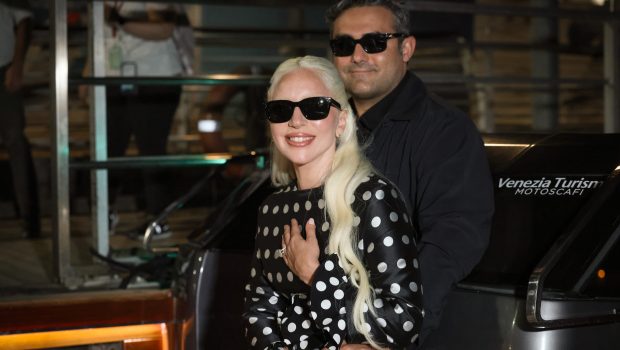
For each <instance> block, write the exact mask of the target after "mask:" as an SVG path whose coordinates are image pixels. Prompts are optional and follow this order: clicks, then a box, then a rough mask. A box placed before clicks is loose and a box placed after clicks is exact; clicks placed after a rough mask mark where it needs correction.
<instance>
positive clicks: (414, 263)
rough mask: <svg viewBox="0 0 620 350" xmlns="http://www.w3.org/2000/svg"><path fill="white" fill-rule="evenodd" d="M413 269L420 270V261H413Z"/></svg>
mask: <svg viewBox="0 0 620 350" xmlns="http://www.w3.org/2000/svg"><path fill="white" fill-rule="evenodd" d="M413 267H414V268H416V269H417V268H418V259H413Z"/></svg>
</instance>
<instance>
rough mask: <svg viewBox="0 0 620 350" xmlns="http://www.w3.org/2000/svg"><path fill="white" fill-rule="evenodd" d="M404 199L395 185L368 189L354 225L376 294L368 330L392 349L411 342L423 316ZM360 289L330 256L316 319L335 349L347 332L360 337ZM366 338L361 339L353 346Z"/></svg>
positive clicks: (318, 287) (317, 286) (319, 283)
mask: <svg viewBox="0 0 620 350" xmlns="http://www.w3.org/2000/svg"><path fill="white" fill-rule="evenodd" d="M399 197H400V196H399V194H398V191H396V190H395V189H393V187H391V186H385V187H383V188H381V189H375V190H369V191H365V192H364V193H363V194H362V198H363V200H364V203H363V210H361V211H360V214H359V217H356V218H355V222H354V224H357V228H358V241H357V244H356V246H357V249H358V254H359V256H360V257H361V258H362V261H363V263H364V265H365V266H366V270H367V271H368V274H369V277H370V284H371V288H372V289H373V291H374V296H373V298H372V299H373V302H372V305H365V306H364V310H363V311H364V313H365V318H366V323H365V327H366V328H367V329H368V330H370V334H371V336H372V338H373V340H374V341H375V342H377V343H379V344H382V345H385V346H387V347H389V348H402V347H406V346H408V345H410V344H412V343H413V342H414V341H415V340H416V339H417V338H418V334H419V331H420V327H421V325H422V318H423V312H422V289H421V285H420V272H419V265H418V256H417V249H416V241H415V234H414V229H413V227H412V224H411V222H410V220H409V217H408V216H407V214H406V212H407V211H406V207H405V204H404V202H402V200H401V199H400V198H399ZM356 290H357V288H356V287H354V286H353V285H352V284H351V283H350V281H349V279H348V276H347V275H346V273H345V271H344V270H343V269H342V266H341V263H340V261H339V258H338V256H337V255H336V254H332V255H330V256H328V257H327V258H326V259H325V260H324V261H323V262H322V263H321V265H320V267H319V268H318V270H317V272H316V273H315V277H314V280H313V285H312V291H311V307H312V313H311V316H312V317H313V318H314V320H315V323H316V325H317V326H318V327H322V328H323V330H324V331H326V332H327V333H328V334H329V335H330V338H331V340H332V341H333V342H332V343H330V344H329V345H330V346H333V348H335V347H336V346H337V345H340V344H342V341H343V340H345V337H346V336H347V334H357V333H358V332H357V331H356V330H355V328H354V326H353V323H352V321H351V319H352V315H353V312H352V309H351V307H352V305H353V302H354V300H355V295H356ZM369 306H370V307H369ZM363 340H364V338H363V337H359V336H358V337H353V339H349V340H348V342H349V343H351V342H361V341H363Z"/></svg>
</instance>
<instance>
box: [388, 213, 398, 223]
mask: <svg viewBox="0 0 620 350" xmlns="http://www.w3.org/2000/svg"><path fill="white" fill-rule="evenodd" d="M390 220H392V222H396V221H398V214H396V213H395V212H391V213H390Z"/></svg>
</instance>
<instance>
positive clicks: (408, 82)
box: [351, 71, 427, 132]
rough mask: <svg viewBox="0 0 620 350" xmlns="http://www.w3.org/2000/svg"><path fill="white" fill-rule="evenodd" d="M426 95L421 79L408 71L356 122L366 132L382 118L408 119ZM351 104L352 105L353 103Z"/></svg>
mask: <svg viewBox="0 0 620 350" xmlns="http://www.w3.org/2000/svg"><path fill="white" fill-rule="evenodd" d="M426 95H427V90H426V86H425V85H424V83H423V82H422V80H420V78H418V76H417V75H415V74H414V73H412V72H409V71H408V72H407V73H406V74H405V76H404V77H403V79H402V80H401V81H400V83H398V85H397V86H396V88H394V90H392V91H391V92H390V93H389V94H388V95H387V96H385V97H384V98H383V99H382V100H381V101H379V102H378V103H377V104H375V105H374V106H372V107H371V108H370V109H369V110H368V111H366V113H364V114H363V115H362V116H360V117H359V118H358V124H359V126H360V128H362V129H364V130H365V131H366V132H372V131H373V130H375V129H376V128H377V127H378V126H379V125H380V124H381V122H382V121H383V120H384V118H387V119H389V120H410V119H412V118H413V117H414V116H415V115H417V114H418V113H416V112H415V111H416V110H418V109H419V108H420V107H421V106H420V101H422V99H423V98H424V96H426ZM351 105H352V106H354V104H353V103H351ZM412 111H414V112H413V113H412Z"/></svg>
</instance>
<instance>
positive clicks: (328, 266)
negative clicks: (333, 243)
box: [325, 260, 334, 271]
mask: <svg viewBox="0 0 620 350" xmlns="http://www.w3.org/2000/svg"><path fill="white" fill-rule="evenodd" d="M333 269H334V263H333V262H331V260H327V261H326V262H325V270H327V271H331V270H333Z"/></svg>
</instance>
